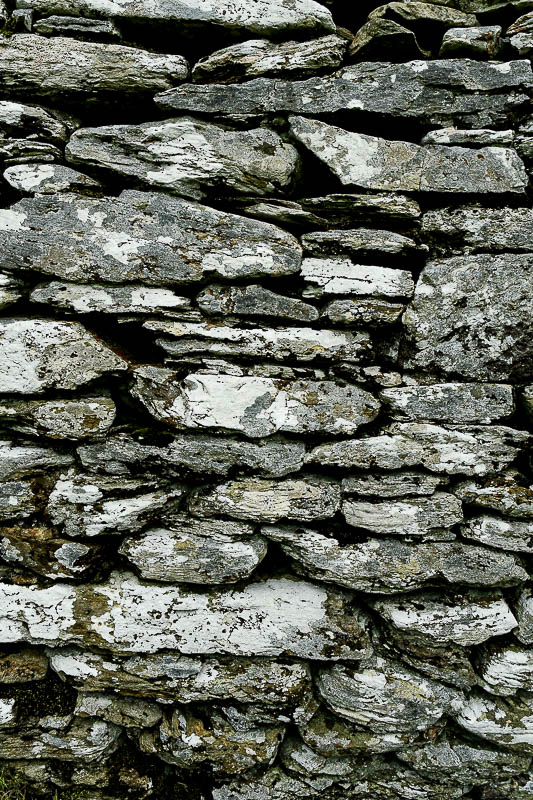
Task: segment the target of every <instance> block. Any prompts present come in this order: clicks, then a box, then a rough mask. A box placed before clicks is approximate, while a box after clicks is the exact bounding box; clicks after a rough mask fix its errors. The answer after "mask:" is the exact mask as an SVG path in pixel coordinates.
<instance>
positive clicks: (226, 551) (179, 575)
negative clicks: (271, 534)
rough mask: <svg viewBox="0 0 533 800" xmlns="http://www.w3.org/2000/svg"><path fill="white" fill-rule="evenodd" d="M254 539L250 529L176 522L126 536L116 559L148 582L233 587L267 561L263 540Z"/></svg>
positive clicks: (188, 520)
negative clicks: (262, 562) (230, 584)
mask: <svg viewBox="0 0 533 800" xmlns="http://www.w3.org/2000/svg"><path fill="white" fill-rule="evenodd" d="M253 533H254V528H253V526H252V525H244V524H239V523H236V522H226V521H224V520H206V521H201V522H200V521H199V520H195V519H193V518H192V517H190V518H188V517H186V516H178V517H176V516H174V517H172V520H171V522H170V524H169V525H168V526H167V527H164V528H163V527H161V528H149V529H148V530H147V531H144V532H143V533H141V534H138V535H136V536H127V537H126V538H125V539H124V541H123V542H122V544H121V546H120V548H119V553H121V555H123V556H124V557H125V558H126V559H127V560H128V561H129V562H130V563H131V564H133V565H134V566H135V567H137V569H138V570H139V573H140V575H141V577H143V578H147V579H148V580H156V581H163V582H165V583H166V582H168V583H200V584H202V583H211V584H213V583H235V581H238V580H241V579H244V578H248V577H249V576H250V574H251V573H252V572H253V570H254V569H255V568H256V566H257V565H258V564H259V563H260V562H261V560H262V559H263V558H264V557H265V555H266V551H267V544H266V540H265V539H263V538H262V537H260V536H254V535H253Z"/></svg>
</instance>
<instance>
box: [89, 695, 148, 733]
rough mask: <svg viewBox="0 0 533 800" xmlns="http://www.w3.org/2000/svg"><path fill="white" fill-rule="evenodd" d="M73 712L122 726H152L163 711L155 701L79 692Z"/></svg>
mask: <svg viewBox="0 0 533 800" xmlns="http://www.w3.org/2000/svg"><path fill="white" fill-rule="evenodd" d="M74 714H75V715H76V716H77V717H82V718H84V717H94V718H97V719H103V720H105V721H106V722H111V723H112V724H113V725H120V726H121V727H123V728H152V727H153V726H154V725H157V723H158V722H160V721H161V717H162V715H163V712H162V710H161V708H160V707H159V706H158V705H157V704H156V703H150V702H147V701H146V700H142V699H141V698H138V697H121V696H120V695H119V696H117V695H113V694H90V693H86V692H79V694H78V699H77V701H76V707H75V709H74Z"/></svg>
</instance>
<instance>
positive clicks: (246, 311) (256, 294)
mask: <svg viewBox="0 0 533 800" xmlns="http://www.w3.org/2000/svg"><path fill="white" fill-rule="evenodd" d="M196 302H197V303H198V305H199V307H200V309H201V310H202V311H203V312H204V314H213V315H218V314H220V315H221V316H226V315H228V316H229V315H235V316H237V317H279V318H280V319H283V320H298V321H300V322H314V321H315V320H317V319H318V317H319V312H318V310H317V309H316V308H315V307H314V306H312V305H310V304H309V303H304V302H303V301H302V300H299V299H298V298H296V297H285V296H284V295H281V294H277V293H276V292H273V291H271V290H270V289H267V288H265V287H264V286H260V285H259V284H251V285H249V286H224V285H223V284H220V283H219V284H216V283H212V284H210V285H209V286H207V287H206V288H205V289H203V290H202V291H201V292H200V294H199V295H198V296H197V298H196Z"/></svg>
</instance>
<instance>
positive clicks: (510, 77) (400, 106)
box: [156, 59, 533, 128]
mask: <svg viewBox="0 0 533 800" xmlns="http://www.w3.org/2000/svg"><path fill="white" fill-rule="evenodd" d="M532 85H533V75H532V73H531V65H530V63H529V62H528V61H526V60H523V61H511V62H509V63H505V64H494V63H491V64H486V63H483V62H478V61H471V60H469V59H462V60H459V59H441V60H438V61H410V62H407V63H405V64H390V63H385V62H366V63H365V62H363V63H361V64H352V65H350V66H348V67H345V68H344V69H342V70H340V71H339V72H337V73H335V74H334V75H331V76H330V75H328V76H326V77H321V78H309V79H308V80H305V81H298V82H297V81H281V80H278V79H268V78H258V79H256V80H253V81H249V82H248V83H244V84H240V85H230V86H220V85H212V86H194V85H193V86H190V85H188V86H183V87H180V88H179V89H171V90H169V91H167V92H163V93H162V94H160V95H157V96H156V103H157V104H158V105H159V106H161V108H163V109H164V110H165V111H181V112H184V111H186V112H193V113H194V112H200V113H206V112H211V113H217V114H219V113H226V112H227V109H228V108H231V109H232V111H233V112H234V113H237V114H251V115H261V114H268V113H279V112H282V111H286V112H290V113H292V114H309V113H310V112H311V113H313V114H321V115H322V114H334V113H336V112H338V111H346V112H349V113H351V114H354V115H357V114H359V113H360V112H361V111H363V112H366V113H369V114H376V115H383V114H384V115H386V116H387V117H389V118H392V119H397V118H398V117H399V116H405V117H407V118H409V119H418V120H420V121H422V122H423V123H424V124H427V123H428V122H431V123H433V124H438V125H446V124H451V123H452V122H453V121H455V122H457V123H460V124H461V125H463V126H464V127H473V128H480V127H491V126H493V125H497V124H500V125H501V124H506V123H507V124H508V115H509V113H511V112H512V110H513V109H515V108H518V107H519V106H521V105H523V104H525V103H527V101H528V90H529V89H530V87H531V86H532Z"/></svg>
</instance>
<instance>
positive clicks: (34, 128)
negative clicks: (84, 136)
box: [0, 100, 75, 143]
mask: <svg viewBox="0 0 533 800" xmlns="http://www.w3.org/2000/svg"><path fill="white" fill-rule="evenodd" d="M74 127H75V123H74V122H73V120H71V119H69V118H68V117H66V116H65V115H59V116H55V115H54V114H52V113H51V112H50V111H48V110H46V109H44V108H40V107H39V106H34V105H26V104H25V103H18V102H12V101H10V100H2V101H0V130H1V131H2V133H3V134H4V136H12V137H17V136H21V135H22V136H36V137H38V138H39V139H44V140H47V141H50V142H55V143H60V142H65V141H66V140H67V139H68V137H69V136H70V134H71V132H72V130H73V128H74Z"/></svg>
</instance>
